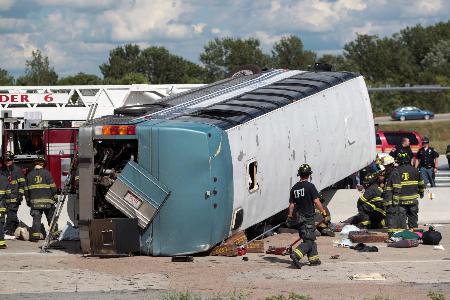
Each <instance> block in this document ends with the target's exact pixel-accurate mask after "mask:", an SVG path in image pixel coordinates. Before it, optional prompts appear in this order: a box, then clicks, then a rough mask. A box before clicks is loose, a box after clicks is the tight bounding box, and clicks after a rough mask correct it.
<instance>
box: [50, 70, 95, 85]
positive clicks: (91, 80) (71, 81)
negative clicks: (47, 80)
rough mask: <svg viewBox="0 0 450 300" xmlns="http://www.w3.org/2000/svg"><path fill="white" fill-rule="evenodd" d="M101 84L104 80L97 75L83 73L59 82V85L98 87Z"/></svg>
mask: <svg viewBox="0 0 450 300" xmlns="http://www.w3.org/2000/svg"><path fill="white" fill-rule="evenodd" d="M101 83H102V80H101V79H100V78H99V77H98V76H97V75H93V74H86V73H82V72H80V73H78V74H76V75H72V76H67V77H63V78H61V79H59V80H58V85H96V84H101Z"/></svg>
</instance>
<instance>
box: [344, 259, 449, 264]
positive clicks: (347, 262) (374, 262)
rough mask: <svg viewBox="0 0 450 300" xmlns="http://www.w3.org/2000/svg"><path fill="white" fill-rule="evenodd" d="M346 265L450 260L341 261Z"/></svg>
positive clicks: (441, 260)
mask: <svg viewBox="0 0 450 300" xmlns="http://www.w3.org/2000/svg"><path fill="white" fill-rule="evenodd" d="M341 262H342V263H345V264H390V263H430V262H440V263H442V262H450V260H443V259H433V260H384V261H383V260H382V261H341Z"/></svg>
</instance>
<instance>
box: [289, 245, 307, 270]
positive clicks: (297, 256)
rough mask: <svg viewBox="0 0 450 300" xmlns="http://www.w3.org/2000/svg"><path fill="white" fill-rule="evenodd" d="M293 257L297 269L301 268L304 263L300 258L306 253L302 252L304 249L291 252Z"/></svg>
mask: <svg viewBox="0 0 450 300" xmlns="http://www.w3.org/2000/svg"><path fill="white" fill-rule="evenodd" d="M289 256H290V257H291V259H292V262H293V263H294V265H295V266H296V267H297V269H301V268H302V265H301V263H300V260H301V259H302V257H303V256H304V254H303V253H302V251H300V249H298V248H297V249H295V250H294V251H292V252H291V254H290V255H289Z"/></svg>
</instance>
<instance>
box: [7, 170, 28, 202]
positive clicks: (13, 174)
mask: <svg viewBox="0 0 450 300" xmlns="http://www.w3.org/2000/svg"><path fill="white" fill-rule="evenodd" d="M4 174H5V176H6V177H7V179H8V180H9V183H10V185H11V197H12V198H14V199H16V201H15V202H17V199H22V197H23V195H24V194H25V188H26V181H25V177H24V176H23V173H22V170H21V169H20V168H19V167H18V166H16V165H13V166H12V167H10V168H8V167H6V168H5V169H4ZM19 202H20V201H19ZM11 203H12V202H11Z"/></svg>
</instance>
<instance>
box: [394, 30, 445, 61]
mask: <svg viewBox="0 0 450 300" xmlns="http://www.w3.org/2000/svg"><path fill="white" fill-rule="evenodd" d="M394 36H395V37H397V38H398V39H399V40H400V41H401V42H402V43H403V44H404V45H406V46H407V47H408V49H409V50H410V52H411V53H412V55H413V56H414V59H415V64H416V65H418V66H421V63H422V61H423V60H424V59H425V56H426V55H427V54H428V53H429V52H430V50H431V48H433V47H434V46H435V45H436V44H437V43H438V42H439V41H440V40H450V21H447V22H446V23H444V22H439V23H436V24H434V25H432V26H428V27H423V26H422V25H420V24H419V25H416V26H413V27H406V28H405V29H403V30H401V31H400V33H399V34H396V35H394Z"/></svg>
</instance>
